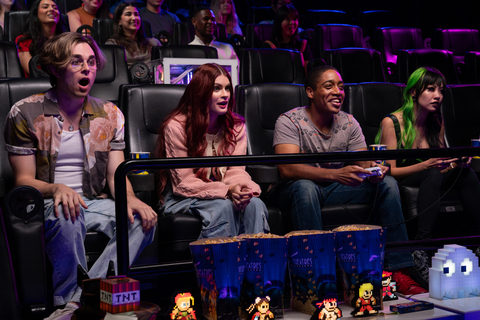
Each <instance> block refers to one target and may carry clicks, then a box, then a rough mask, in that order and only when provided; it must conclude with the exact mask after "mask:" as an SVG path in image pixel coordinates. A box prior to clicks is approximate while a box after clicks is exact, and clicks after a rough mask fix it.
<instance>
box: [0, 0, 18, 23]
mask: <svg viewBox="0 0 480 320" xmlns="http://www.w3.org/2000/svg"><path fill="white" fill-rule="evenodd" d="M22 9H23V8H22V7H21V6H20V5H19V4H18V2H17V1H16V0H0V27H2V29H5V27H4V22H5V12H8V11H19V10H22Z"/></svg>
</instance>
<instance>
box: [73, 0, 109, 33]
mask: <svg viewBox="0 0 480 320" xmlns="http://www.w3.org/2000/svg"><path fill="white" fill-rule="evenodd" d="M82 2H83V3H82V6H81V7H79V8H77V9H75V10H71V11H69V12H67V16H68V24H69V25H70V31H73V32H75V31H77V29H78V28H79V27H80V26H83V25H88V26H90V27H92V26H93V19H95V18H109V17H110V15H109V14H108V6H107V4H108V3H107V1H106V0H105V1H103V0H82Z"/></svg>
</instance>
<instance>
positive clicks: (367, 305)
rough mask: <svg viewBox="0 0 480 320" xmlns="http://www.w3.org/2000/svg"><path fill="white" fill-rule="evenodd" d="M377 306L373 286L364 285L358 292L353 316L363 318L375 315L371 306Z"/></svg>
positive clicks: (369, 284)
mask: <svg viewBox="0 0 480 320" xmlns="http://www.w3.org/2000/svg"><path fill="white" fill-rule="evenodd" d="M376 304H377V299H375V297H374V296H373V285H372V284H371V283H364V284H362V285H361V286H360V289H359V290H358V299H357V301H356V302H355V307H356V308H355V309H354V310H353V312H354V314H353V316H355V317H357V316H363V315H367V314H368V315H371V314H376V313H377V311H376V310H374V309H373V308H372V306H374V305H376Z"/></svg>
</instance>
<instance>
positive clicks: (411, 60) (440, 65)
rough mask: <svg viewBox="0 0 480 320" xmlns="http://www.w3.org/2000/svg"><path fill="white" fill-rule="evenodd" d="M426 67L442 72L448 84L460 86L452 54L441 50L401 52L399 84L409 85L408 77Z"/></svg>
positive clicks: (399, 57) (399, 56)
mask: <svg viewBox="0 0 480 320" xmlns="http://www.w3.org/2000/svg"><path fill="white" fill-rule="evenodd" d="M424 66H429V67H434V68H437V69H438V70H440V72H441V73H442V74H443V75H444V76H445V78H446V79H447V83H448V84H458V78H457V73H456V72H455V66H454V63H453V54H452V52H450V51H447V50H440V49H410V50H400V51H399V55H398V75H399V82H402V83H407V80H408V77H410V75H411V74H412V73H413V72H414V71H415V70H417V69H418V68H420V67H424Z"/></svg>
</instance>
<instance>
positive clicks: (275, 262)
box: [240, 234, 288, 319]
mask: <svg viewBox="0 0 480 320" xmlns="http://www.w3.org/2000/svg"><path fill="white" fill-rule="evenodd" d="M240 237H241V238H242V239H244V240H245V242H246V245H247V254H246V258H245V276H244V279H243V285H242V298H241V300H242V313H243V315H244V317H246V318H247V319H251V318H252V316H251V315H250V316H249V312H248V311H247V309H248V308H249V307H250V306H251V305H252V304H254V303H255V299H256V298H258V297H260V298H264V297H267V296H268V297H269V299H270V301H269V306H270V309H269V310H270V311H271V312H273V314H274V315H275V319H281V318H283V291H284V290H283V288H284V284H285V283H284V282H285V272H286V269H287V241H288V239H287V238H285V237H283V236H277V235H272V234H268V235H261V234H260V235H255V234H244V235H240ZM254 311H256V310H254Z"/></svg>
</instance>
